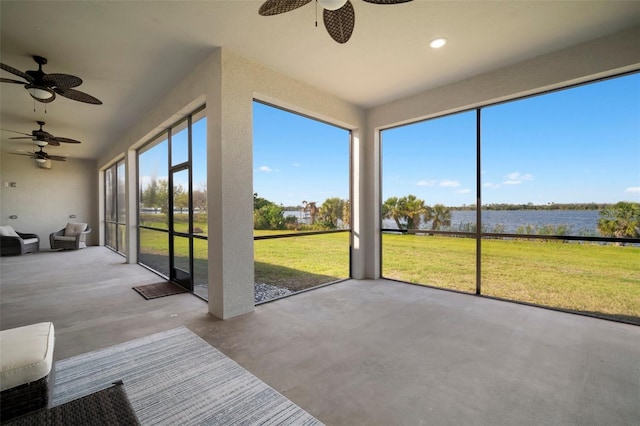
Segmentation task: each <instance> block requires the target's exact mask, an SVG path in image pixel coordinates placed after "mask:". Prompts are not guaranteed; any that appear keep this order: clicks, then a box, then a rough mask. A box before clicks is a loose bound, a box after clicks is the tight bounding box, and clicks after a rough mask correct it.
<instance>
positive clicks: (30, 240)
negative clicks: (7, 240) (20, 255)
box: [22, 238, 38, 244]
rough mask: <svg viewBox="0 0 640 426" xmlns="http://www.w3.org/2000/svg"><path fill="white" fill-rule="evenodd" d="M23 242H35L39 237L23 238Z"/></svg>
mask: <svg viewBox="0 0 640 426" xmlns="http://www.w3.org/2000/svg"><path fill="white" fill-rule="evenodd" d="M22 242H23V243H25V244H33V243H37V242H38V239H37V238H25V239H24V240H22Z"/></svg>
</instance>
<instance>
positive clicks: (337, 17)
mask: <svg viewBox="0 0 640 426" xmlns="http://www.w3.org/2000/svg"><path fill="white" fill-rule="evenodd" d="M311 1H312V0H266V1H265V2H264V3H262V5H261V6H260V9H259V10H258V14H260V15H261V16H272V15H278V14H280V13H285V12H290V11H292V10H294V9H297V8H299V7H302V6H304V5H305V4H308V3H311ZM364 1H365V2H366V3H371V4H400V3H408V2H410V1H413V0H364ZM316 2H317V3H316V4H319V5H320V7H322V9H323V11H322V17H323V19H324V27H325V28H326V30H327V32H328V33H329V35H330V36H331V38H332V39H334V40H335V41H336V42H337V43H340V44H344V43H346V42H347V41H349V39H350V38H351V34H352V33H353V28H354V26H355V21H356V16H355V11H354V9H353V5H352V4H351V1H350V0H316ZM316 26H317V22H316Z"/></svg>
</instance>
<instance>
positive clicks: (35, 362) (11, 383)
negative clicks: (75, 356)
mask: <svg viewBox="0 0 640 426" xmlns="http://www.w3.org/2000/svg"><path fill="white" fill-rule="evenodd" d="M54 340H55V338H54V329H53V323H51V322H41V323H38V324H33V325H27V326H24V327H18V328H12V329H10V330H2V331H0V391H4V390H6V389H11V388H14V387H16V386H19V385H22V384H25V383H30V382H33V381H36V380H39V379H42V378H43V377H45V376H47V375H48V374H49V372H50V371H51V366H52V365H53V346H54Z"/></svg>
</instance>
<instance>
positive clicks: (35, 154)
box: [12, 145, 67, 163]
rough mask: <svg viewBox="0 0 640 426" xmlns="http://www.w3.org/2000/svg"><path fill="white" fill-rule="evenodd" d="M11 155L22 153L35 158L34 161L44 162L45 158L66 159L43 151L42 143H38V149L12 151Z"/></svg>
mask: <svg viewBox="0 0 640 426" xmlns="http://www.w3.org/2000/svg"><path fill="white" fill-rule="evenodd" d="M12 154H13V155H24V156H27V157H31V158H33V159H34V160H36V163H46V162H47V160H53V161H67V157H61V156H59V155H49V154H47V153H46V152H44V145H40V151H34V152H25V153H22V152H12Z"/></svg>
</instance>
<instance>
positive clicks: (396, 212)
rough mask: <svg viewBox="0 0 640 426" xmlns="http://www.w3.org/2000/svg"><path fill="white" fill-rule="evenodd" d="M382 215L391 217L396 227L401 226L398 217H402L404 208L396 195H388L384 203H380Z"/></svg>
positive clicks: (400, 227) (386, 217)
mask: <svg viewBox="0 0 640 426" xmlns="http://www.w3.org/2000/svg"><path fill="white" fill-rule="evenodd" d="M382 217H383V218H385V219H393V220H394V221H395V222H396V226H397V227H398V229H402V228H403V227H402V224H401V223H400V219H403V218H404V210H403V206H402V205H401V204H400V200H399V199H398V197H389V198H387V200H386V201H385V202H384V204H382Z"/></svg>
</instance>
